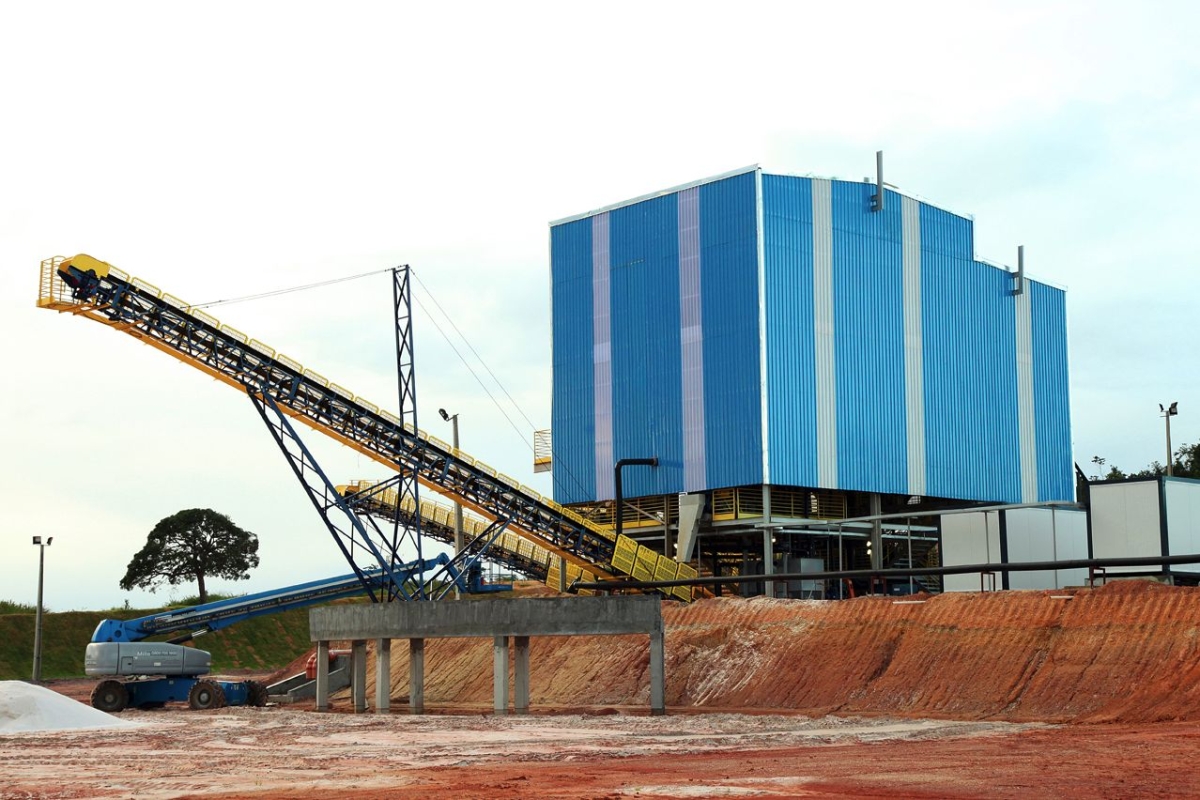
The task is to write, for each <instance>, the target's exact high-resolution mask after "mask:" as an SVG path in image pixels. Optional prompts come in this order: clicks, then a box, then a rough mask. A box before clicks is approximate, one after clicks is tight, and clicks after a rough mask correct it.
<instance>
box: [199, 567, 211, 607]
mask: <svg viewBox="0 0 1200 800" xmlns="http://www.w3.org/2000/svg"><path fill="white" fill-rule="evenodd" d="M196 583H197V584H198V585H199V588H200V604H201V605H203V604H205V603H207V602H208V592H207V591H206V590H205V589H204V573H203V572H201V573H199V574H198V575H196Z"/></svg>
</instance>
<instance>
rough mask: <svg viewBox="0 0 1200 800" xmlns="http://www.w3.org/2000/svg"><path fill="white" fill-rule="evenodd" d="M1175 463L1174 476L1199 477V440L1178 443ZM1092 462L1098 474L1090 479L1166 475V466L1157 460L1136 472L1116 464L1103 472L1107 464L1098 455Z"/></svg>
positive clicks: (1110, 479)
mask: <svg viewBox="0 0 1200 800" xmlns="http://www.w3.org/2000/svg"><path fill="white" fill-rule="evenodd" d="M1173 455H1174V457H1175V463H1174V464H1172V465H1171V474H1172V475H1173V476H1174V477H1176V478H1200V442H1196V443H1195V444H1184V445H1180V447H1179V449H1177V450H1176V451H1175V452H1174V454H1173ZM1092 463H1093V464H1095V465H1096V469H1097V470H1098V474H1096V475H1093V476H1092V480H1106V481H1114V480H1122V479H1124V478H1156V477H1158V476H1159V475H1166V474H1167V468H1166V467H1165V466H1164V465H1163V464H1161V463H1159V462H1158V461H1152V462H1150V464H1149V465H1148V466H1147V467H1146V468H1145V469H1140V470H1138V471H1137V472H1125V471H1124V470H1122V469H1121V468H1120V467H1117V466H1116V465H1110V466H1108V472H1104V467H1105V466H1106V465H1108V462H1107V461H1105V460H1104V459H1103V458H1101V457H1100V456H1094V457H1093V458H1092Z"/></svg>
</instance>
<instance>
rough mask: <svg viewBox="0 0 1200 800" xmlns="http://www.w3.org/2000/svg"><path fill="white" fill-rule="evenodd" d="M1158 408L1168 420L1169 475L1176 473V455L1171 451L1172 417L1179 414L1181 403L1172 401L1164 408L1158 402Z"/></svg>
mask: <svg viewBox="0 0 1200 800" xmlns="http://www.w3.org/2000/svg"><path fill="white" fill-rule="evenodd" d="M1158 410H1159V411H1161V412H1162V415H1163V419H1165V420H1166V421H1167V477H1170V476H1171V475H1173V474H1175V473H1174V466H1175V457H1174V456H1173V455H1172V453H1171V417H1174V416H1177V415H1178V414H1179V403H1178V402H1175V403H1171V405H1169V406H1167V407H1166V408H1163V404H1162V403H1159V404H1158Z"/></svg>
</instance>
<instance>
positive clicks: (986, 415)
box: [921, 205, 1021, 503]
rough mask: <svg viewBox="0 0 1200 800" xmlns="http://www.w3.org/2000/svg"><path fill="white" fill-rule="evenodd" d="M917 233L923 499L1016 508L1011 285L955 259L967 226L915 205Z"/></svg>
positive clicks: (965, 241) (1000, 274) (964, 246)
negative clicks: (918, 219)
mask: <svg viewBox="0 0 1200 800" xmlns="http://www.w3.org/2000/svg"><path fill="white" fill-rule="evenodd" d="M964 223H965V224H964ZM921 231H922V251H921V316H922V326H923V331H924V354H923V358H924V382H925V444H926V484H927V491H928V493H929V494H930V495H931V496H934V497H957V498H966V499H978V500H989V501H999V502H1009V503H1013V502H1019V500H1020V496H1021V485H1020V484H1021V480H1020V474H1021V465H1020V453H1019V443H1018V430H1017V369H1016V325H1015V313H1014V305H1013V302H1012V295H1011V290H1012V277H1011V276H1010V275H1009V274H1008V273H1007V272H1005V271H1003V270H1000V269H995V268H993V267H989V266H987V265H986V264H982V263H979V262H976V261H974V260H972V259H970V258H964V257H962V254H964V253H966V252H967V250H968V248H969V246H970V242H969V237H970V223H969V222H968V221H966V220H962V218H958V217H955V216H954V215H952V214H950V213H949V212H946V211H942V210H941V209H938V208H934V207H932V206H927V205H922V206H921ZM926 231H938V232H939V235H937V236H931V237H930V240H931V241H930V243H929V245H926V244H925V240H926V237H925V232H926ZM952 231H956V232H957V235H958V236H959V237H961V238H960V239H959V241H957V242H955V241H954V240H953V238H952V237H951V236H950V233H949V232H952Z"/></svg>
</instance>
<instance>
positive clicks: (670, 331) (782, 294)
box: [551, 172, 1073, 502]
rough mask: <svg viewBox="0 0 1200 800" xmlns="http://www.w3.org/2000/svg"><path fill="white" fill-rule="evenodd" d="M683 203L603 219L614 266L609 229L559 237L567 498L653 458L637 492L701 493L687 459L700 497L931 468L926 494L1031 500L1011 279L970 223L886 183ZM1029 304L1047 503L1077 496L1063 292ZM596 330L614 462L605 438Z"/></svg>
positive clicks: (844, 485) (558, 492)
mask: <svg viewBox="0 0 1200 800" xmlns="http://www.w3.org/2000/svg"><path fill="white" fill-rule="evenodd" d="M759 185H761V197H760V195H759V190H758V186H759ZM818 189H819V191H818ZM687 191H688V193H689V194H688V195H687V197H688V200H687V202H685V203H682V204H681V202H680V195H679V194H667V195H662V196H658V197H655V198H651V199H648V200H646V201H643V202H639V203H636V204H632V205H627V206H622V207H620V208H616V209H614V210H612V211H609V212H606V224H607V230H608V232H609V237H608V239H609V247H608V250H607V251H606V252H607V253H608V256H607V258H606V259H603V260H604V262H605V263H603V264H596V263H594V259H595V258H596V257H597V256H596V252H597V250H596V240H595V236H596V234H595V229H594V228H593V221H594V220H596V219H597V217H588V218H584V219H581V220H579V221H578V222H569V223H564V224H562V225H556V226H554V227H553V228H552V250H553V252H552V258H551V267H552V270H553V280H552V282H553V292H552V300H553V331H554V408H553V420H552V421H553V425H554V435H555V450H556V453H555V470H554V477H555V496H556V497H557V498H558V499H560V500H562V501H564V502H580V501H585V500H593V499H597V498H598V497H599V498H600V499H603V498H604V497H605V496H606V495H605V494H604V490H603V488H601V489H600V493H599V495H597V486H598V485H602V484H603V483H604V482H608V483H611V467H608V466H606V467H605V470H604V471H605V472H606V473H607V474H606V475H605V476H601V475H599V474H598V472H597V471H598V470H600V469H601V467H600V462H601V461H602V460H603V461H605V462H606V463H607V461H608V460H616V459H618V458H624V457H642V456H648V455H657V456H658V457H659V458H660V460H661V463H662V466H660V467H659V468H658V469H656V470H650V469H637V470H630V471H629V473H628V474H627V475H626V476H625V490H626V494H627V495H628V496H630V497H633V496H637V495H645V494H666V493H673V492H677V491H684V490H693V491H694V490H696V488H697V486H696V483H695V482H696V480H698V477H697V473H696V472H694V471H693V472H692V473H691V474H692V481H691V482H690V483H687V484H685V482H684V464H685V462H686V460H687V459H688V458H691V459H692V465H693V468H698V467H703V470H704V471H703V479H704V482H705V488H710V489H711V488H719V487H726V486H737V485H747V484H755V483H760V482H762V480H763V475H764V461H765V460H766V459H767V458H768V457H769V460H770V464H771V470H772V476H771V482H772V483H775V484H780V485H795V486H811V487H820V488H841V489H847V490H858V491H876V492H887V493H908V492H913V493H917V491H916V490H917V489H919V488H920V480H918V479H914V474H917V473H920V474H917V478H922V477H923V479H924V483H925V486H924V492H923V493H924V494H927V495H929V496H935V497H938V496H940V497H954V498H963V499H973V500H983V501H1005V502H1015V501H1018V500H1020V499H1021V497H1020V495H1021V475H1022V472H1021V457H1020V437H1019V403H1018V380H1017V375H1018V370H1017V335H1016V333H1017V329H1016V316H1017V315H1016V304H1015V303H1014V298H1013V296H1012V295H1011V288H1012V278H1011V276H1010V275H1009V274H1008V273H1006V272H1005V271H1004V270H1000V269H996V268H994V267H990V266H988V265H986V264H982V263H980V262H977V261H975V260H974V255H973V241H972V239H973V230H972V223H971V221H970V220H969V219H966V218H963V217H961V216H958V215H955V214H951V213H949V212H945V211H942V210H940V209H937V208H934V207H932V206H928V205H925V204H919V203H917V202H916V201H914V200H912V199H911V198H902V197H901V196H900V195H897V194H895V193H892V192H889V193H888V197H887V205H886V210H885V211H884V212H883V213H872V212H871V211H870V195H871V194H872V192H873V191H874V187H872V186H870V185H864V184H859V183H849V182H839V181H826V180H817V179H808V178H795V177H790V176H777V175H762V176H761V177H760V176H759V175H757V174H755V173H753V172H748V173H745V174H742V175H738V176H734V177H729V178H723V179H720V180H717V181H710V182H707V183H703V184H700V185H699V186H696V187H693V188H690V189H688V190H687ZM818 198H820V200H821V211H820V213H818V208H817V200H818ZM759 204H761V220H762V230H763V241H762V242H761V243H760V242H759V241H758V238H757V231H758V221H759V219H760V216H759V208H758V206H759ZM906 208H907V210H908V220H907V224H905V222H904V219H905V214H904V209H906ZM696 223H698V227H697V225H696ZM603 228H604V226H603V225H601V229H603ZM818 228H819V229H820V230H818ZM906 237H907V238H906ZM760 248H761V250H760ZM603 249H604V248H601V250H603ZM760 252H761V259H762V264H761V267H760V264H759V257H760V256H759V254H760ZM683 254H686V255H687V259H686V263H685V262H684V261H682V260H681V255H683ZM697 255H698V258H697ZM600 257H602V258H603V256H600ZM697 262H698V263H697ZM818 264H821V265H822V268H821V270H820V274H818V270H817V266H818ZM598 267H603V268H604V269H602V270H601V271H604V270H607V272H608V277H607V284H608V291H607V292H606V294H607V296H608V302H607V304H606V303H605V302H597V300H603V298H596V297H594V291H595V289H594V287H595V286H596V285H598V284H594V283H593V279H594V278H595V276H596V274H597V272H596V269H597V268H598ZM760 269H761V280H762V287H761V292H760V286H759V282H760ZM697 276H698V286H699V291H698V294H697ZM822 276H823V277H822ZM905 276H907V280H908V287H907V290H906V288H905V283H904V281H905ZM683 288H686V290H687V291H686V293H685V292H684V291H683V290H682V289H683ZM818 289H819V290H820V292H818ZM906 291H907V293H906ZM818 294H819V295H820V297H818ZM1028 300H1029V302H1031V303H1032V304H1033V307H1032V314H1031V316H1032V326H1031V335H1030V338H1031V339H1032V346H1031V350H1032V354H1033V356H1032V357H1033V380H1032V383H1033V386H1034V388H1033V393H1032V394H1033V398H1034V399H1033V402H1032V405H1033V407H1034V420H1035V423H1036V461H1037V463H1036V472H1035V474H1036V479H1037V493H1038V499H1042V500H1046V499H1054V500H1059V499H1069V498H1070V497H1071V495H1072V486H1073V476H1072V470H1071V454H1070V420H1069V407H1068V402H1067V358H1066V333H1065V332H1066V327H1065V312H1064V308H1065V304H1064V298H1063V293H1062V292H1061V291H1059V290H1055V289H1051V288H1049V287H1046V286H1044V285H1042V284H1037V283H1033V282H1030V283H1029V298H1028ZM603 308H607V309H608V313H610V315H611V321H610V323H609V325H607V326H604V325H603V323H602V321H601V320H599V319H598V318H597V316H596V315H597V314H598V313H599V310H602V309H603ZM760 308H765V320H764V319H762V318H761V317H760V314H759V309H760ZM818 309H823V311H822V313H821V314H818V313H817V311H818ZM906 314H907V318H906V316H905V315H906ZM823 321H824V322H823ZM906 323H907V324H906ZM597 325H600V326H601V327H604V328H605V330H607V331H608V333H609V334H610V335H611V357H612V361H611V376H612V390H611V392H610V393H609V394H611V408H612V424H613V452H612V455H611V459H608V457H607V456H606V457H605V458H604V459H602V458H601V455H600V454H599V451H598V450H597V444H596V441H597V438H596V437H597V435H598V434H597V430H596V425H597V419H598V417H597V415H598V414H599V413H600V411H601V409H600V408H599V406H597V405H596V402H597V398H598V397H600V396H601V395H603V396H604V397H607V396H608V394H605V393H604V392H601V395H597V386H598V384H597V383H596V381H597V375H598V374H599V373H598V372H597V371H596V364H597V362H596V361H595V358H596V352H597V351H596V349H595V344H596V342H597V338H596V337H597V336H599V337H600V338H601V339H602V338H604V336H603V335H604V333H605V330H598V329H597V328H596V326H597ZM760 325H761V329H760ZM822 330H826V331H828V333H827V334H826V335H825V337H826V338H825V339H822V338H821V331H822ZM764 339H765V348H766V352H765V355H764V354H763V353H762V348H761V346H760V342H763V340H764ZM822 341H824V342H825V345H820V342H822ZM820 352H824V353H825V354H826V358H825V362H827V363H826V364H825V370H824V372H822V370H821V366H820V365H821V359H819V358H818V353H820ZM760 358H761V361H760ZM689 365H690V366H689ZM764 365H765V369H766V374H765V375H764V374H763V368H764ZM685 369H687V370H688V372H687V380H686V381H685V373H684V370H685ZM906 370H907V371H906ZM822 375H824V383H822V377H821V376H822ZM822 386H824V389H822ZM764 387H765V388H764ZM685 388H686V390H687V391H686V392H685ZM764 392H765V394H764ZM821 397H824V398H825V400H824V403H825V405H824V406H822V405H821ZM823 407H825V408H826V412H825V415H824V417H822V414H821V409H822V408H823ZM685 409H687V411H686V413H685ZM764 409H765V410H766V417H767V420H764V418H763V417H764ZM822 419H824V420H825V422H826V423H827V424H824V425H822ZM767 421H769V424H766V423H767ZM701 423H702V426H703V432H702V435H701V431H700V430H699V426H700V424H701ZM689 425H690V428H689V427H688V426H689ZM688 431H690V433H689V432H688ZM764 431H765V432H766V436H767V437H769V438H768V441H769V445H770V446H769V451H768V452H764V441H763V439H764ZM1027 438H1029V437H1028V436H1027ZM922 440H923V446H922ZM914 447H915V448H917V449H916V450H915V451H913V452H910V449H911V448H914ZM822 453H825V454H826V462H828V463H826V465H825V467H824V468H822V466H821V464H822V461H821V458H820V456H821V454H822ZM701 454H703V455H702V458H703V462H701V461H700V457H701ZM914 470H915V471H916V472H915V473H914Z"/></svg>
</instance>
